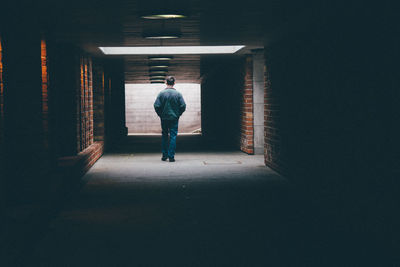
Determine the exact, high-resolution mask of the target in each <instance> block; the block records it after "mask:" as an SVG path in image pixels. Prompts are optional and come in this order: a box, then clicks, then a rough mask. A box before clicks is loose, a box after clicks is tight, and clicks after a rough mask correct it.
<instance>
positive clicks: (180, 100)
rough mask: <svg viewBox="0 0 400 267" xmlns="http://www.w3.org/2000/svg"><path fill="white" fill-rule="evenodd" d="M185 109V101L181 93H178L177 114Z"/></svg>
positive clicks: (180, 113)
mask: <svg viewBox="0 0 400 267" xmlns="http://www.w3.org/2000/svg"><path fill="white" fill-rule="evenodd" d="M185 110H186V103H185V100H184V99H183V96H182V94H181V95H179V116H181V115H182V113H183V112H185Z"/></svg>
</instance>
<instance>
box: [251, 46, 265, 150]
mask: <svg viewBox="0 0 400 267" xmlns="http://www.w3.org/2000/svg"><path fill="white" fill-rule="evenodd" d="M253 123H254V126H253V131H254V154H258V155H262V154H264V50H263V49H258V50H254V51H253Z"/></svg>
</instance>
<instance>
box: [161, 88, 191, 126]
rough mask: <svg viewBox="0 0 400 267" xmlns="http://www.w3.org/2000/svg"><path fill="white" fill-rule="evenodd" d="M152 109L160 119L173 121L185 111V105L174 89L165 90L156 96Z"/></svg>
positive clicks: (180, 95)
mask: <svg viewBox="0 0 400 267" xmlns="http://www.w3.org/2000/svg"><path fill="white" fill-rule="evenodd" d="M154 109H155V111H156V112H157V115H158V116H159V117H160V118H161V119H163V120H174V119H179V117H180V116H181V115H182V113H183V112H184V111H185V110H186V103H185V100H183V97H182V94H181V93H179V92H178V91H176V90H175V89H174V88H166V89H164V90H162V91H161V92H160V93H159V94H158V96H157V99H156V101H155V102H154Z"/></svg>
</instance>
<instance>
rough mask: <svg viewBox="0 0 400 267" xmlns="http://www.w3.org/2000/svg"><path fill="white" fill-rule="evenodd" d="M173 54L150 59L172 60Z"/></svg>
mask: <svg viewBox="0 0 400 267" xmlns="http://www.w3.org/2000/svg"><path fill="white" fill-rule="evenodd" d="M171 59H172V57H171V56H159V57H149V60H157V61H164V60H165V61H168V60H171Z"/></svg>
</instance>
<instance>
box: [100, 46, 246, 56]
mask: <svg viewBox="0 0 400 267" xmlns="http://www.w3.org/2000/svg"><path fill="white" fill-rule="evenodd" d="M243 47H244V45H222V46H141V47H139V46H138V47H99V48H100V50H101V51H102V52H103V53H104V54H106V55H160V54H163V55H188V54H233V53H236V52H237V51H239V50H240V49H242V48H243Z"/></svg>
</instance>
